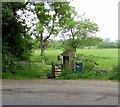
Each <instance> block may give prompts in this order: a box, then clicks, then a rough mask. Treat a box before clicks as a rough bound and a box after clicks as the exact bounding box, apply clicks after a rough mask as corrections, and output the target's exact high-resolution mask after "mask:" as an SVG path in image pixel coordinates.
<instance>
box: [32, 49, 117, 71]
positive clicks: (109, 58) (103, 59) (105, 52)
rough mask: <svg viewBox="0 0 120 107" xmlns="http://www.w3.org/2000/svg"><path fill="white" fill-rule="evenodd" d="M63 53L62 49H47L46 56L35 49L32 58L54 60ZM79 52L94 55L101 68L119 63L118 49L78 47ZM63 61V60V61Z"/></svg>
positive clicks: (107, 67) (109, 67) (108, 67)
mask: <svg viewBox="0 0 120 107" xmlns="http://www.w3.org/2000/svg"><path fill="white" fill-rule="evenodd" d="M60 53H62V50H60V49H47V50H45V56H44V57H41V56H40V50H35V52H34V53H33V56H32V57H31V60H43V59H46V60H49V61H51V60H54V61H55V62H58V61H57V55H58V54H60ZM77 54H85V55H90V56H93V57H94V59H95V61H96V62H97V63H98V64H99V68H104V69H112V67H113V66H114V65H116V64H117V63H118V49H77ZM61 63H62V62H61Z"/></svg>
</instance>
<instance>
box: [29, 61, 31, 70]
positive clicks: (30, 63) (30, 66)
mask: <svg viewBox="0 0 120 107" xmlns="http://www.w3.org/2000/svg"><path fill="white" fill-rule="evenodd" d="M29 70H31V61H29Z"/></svg>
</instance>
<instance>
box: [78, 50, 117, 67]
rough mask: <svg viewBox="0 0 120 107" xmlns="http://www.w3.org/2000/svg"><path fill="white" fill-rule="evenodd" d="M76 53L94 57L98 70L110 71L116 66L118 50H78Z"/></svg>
mask: <svg viewBox="0 0 120 107" xmlns="http://www.w3.org/2000/svg"><path fill="white" fill-rule="evenodd" d="M77 53H78V54H79V53H80V54H85V55H90V56H94V58H95V61H96V62H97V63H98V64H99V68H104V69H112V68H113V66H114V65H116V64H118V49H78V50H77Z"/></svg>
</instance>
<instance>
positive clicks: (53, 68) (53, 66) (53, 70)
mask: <svg viewBox="0 0 120 107" xmlns="http://www.w3.org/2000/svg"><path fill="white" fill-rule="evenodd" d="M52 78H55V63H54V62H53V61H52Z"/></svg>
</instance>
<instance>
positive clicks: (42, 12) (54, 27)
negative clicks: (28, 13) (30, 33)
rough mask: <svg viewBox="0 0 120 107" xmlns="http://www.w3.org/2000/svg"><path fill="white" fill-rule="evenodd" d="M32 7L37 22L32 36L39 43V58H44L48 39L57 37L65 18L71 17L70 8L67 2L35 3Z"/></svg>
mask: <svg viewBox="0 0 120 107" xmlns="http://www.w3.org/2000/svg"><path fill="white" fill-rule="evenodd" d="M33 5H34V6H35V9H34V12H35V13H36V15H37V19H38V20H39V21H38V23H37V24H36V25H35V26H36V29H35V34H34V35H35V36H36V39H37V40H39V41H40V43H39V46H40V48H41V56H44V50H45V48H46V46H47V45H48V44H49V39H50V37H51V36H53V35H54V36H57V35H58V33H59V32H60V28H59V27H62V26H64V23H65V21H66V20H67V18H68V17H70V16H71V9H72V8H71V6H69V2H35V3H33ZM45 32H46V33H45Z"/></svg>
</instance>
